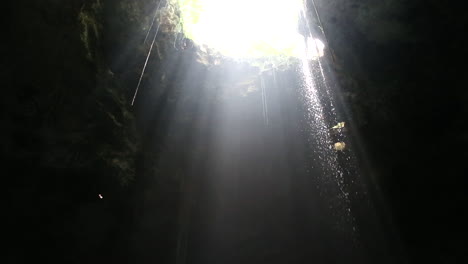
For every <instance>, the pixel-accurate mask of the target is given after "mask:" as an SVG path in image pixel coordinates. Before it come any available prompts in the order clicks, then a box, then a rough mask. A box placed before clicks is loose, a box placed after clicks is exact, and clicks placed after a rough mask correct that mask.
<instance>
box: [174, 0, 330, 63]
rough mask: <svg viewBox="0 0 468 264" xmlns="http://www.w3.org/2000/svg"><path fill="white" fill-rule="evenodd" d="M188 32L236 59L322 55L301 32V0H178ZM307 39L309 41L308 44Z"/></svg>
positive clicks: (318, 46)
mask: <svg viewBox="0 0 468 264" xmlns="http://www.w3.org/2000/svg"><path fill="white" fill-rule="evenodd" d="M178 2H179V7H180V10H181V20H182V26H183V30H184V33H185V35H186V36H187V37H188V38H190V39H192V40H193V41H194V42H195V43H196V44H197V45H199V46H206V47H209V48H211V49H213V50H215V51H217V52H219V53H220V54H222V55H224V56H227V57H231V58H236V59H256V58H267V57H275V56H278V57H298V58H299V57H304V56H307V57H309V58H310V59H312V58H313V57H319V56H322V55H323V48H324V46H323V43H322V42H320V40H318V39H315V40H314V41H312V39H311V38H309V39H308V40H305V39H304V36H302V35H300V34H299V32H298V22H299V16H300V12H302V8H303V1H302V0H178ZM306 43H307V44H306Z"/></svg>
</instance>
